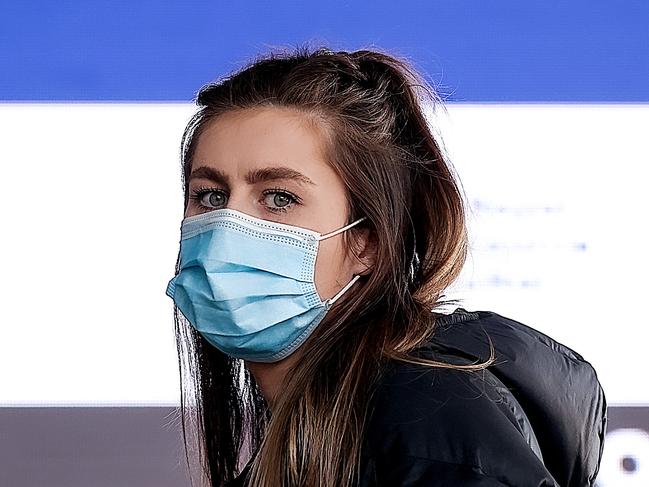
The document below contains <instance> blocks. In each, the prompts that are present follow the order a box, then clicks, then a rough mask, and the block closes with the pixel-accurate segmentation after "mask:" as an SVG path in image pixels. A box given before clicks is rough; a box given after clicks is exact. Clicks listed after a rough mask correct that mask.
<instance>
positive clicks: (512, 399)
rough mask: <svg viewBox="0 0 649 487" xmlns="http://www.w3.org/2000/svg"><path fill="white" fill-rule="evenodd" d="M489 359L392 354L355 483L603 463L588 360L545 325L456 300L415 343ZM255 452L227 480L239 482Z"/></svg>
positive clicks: (526, 479)
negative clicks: (421, 361) (419, 361)
mask: <svg viewBox="0 0 649 487" xmlns="http://www.w3.org/2000/svg"><path fill="white" fill-rule="evenodd" d="M486 334H488V335H489V336H490V337H491V340H492V342H493V344H494V347H495V350H496V363H495V364H494V365H491V366H490V367H489V368H488V369H487V370H486V371H479V372H467V371H462V370H451V369H438V368H429V367H426V366H422V365H416V364H405V363H401V362H395V363H391V365H390V366H389V368H388V370H387V371H386V373H385V374H384V376H383V378H382V380H381V381H380V383H379V386H378V389H377V393H376V395H375V396H374V398H373V400H372V403H371V416H370V420H369V423H368V425H367V431H366V436H365V438H364V444H363V449H362V452H361V461H360V464H359V468H360V479H361V480H360V483H359V487H369V486H395V487H396V486H404V487H405V486H408V487H433V486H440V487H441V486H444V487H449V486H467V487H497V486H511V487H544V486H560V487H584V486H592V485H593V484H594V479H595V476H596V475H597V472H598V470H599V463H600V460H601V455H602V451H603V448H604V434H605V430H606V421H607V409H606V398H605V395H604V391H603V390H602V388H601V385H600V383H599V381H598V379H597V375H596V373H595V371H594V370H593V368H592V366H591V365H590V364H589V363H588V362H587V361H585V360H584V359H583V358H582V357H581V355H579V354H578V353H576V352H575V351H573V350H571V349H570V348H568V347H566V346H564V345H562V344H560V343H558V342H556V341H555V340H553V339H552V338H550V337H548V336H547V335H544V334H543V333H540V332H539V331H537V330H535V329H533V328H531V327H529V326H526V325H524V324H522V323H519V322H517V321H515V320H512V319H509V318H505V317H503V316H501V315H498V314H496V313H493V312H490V311H474V312H468V311H466V310H465V309H463V308H458V309H457V310H455V311H454V312H453V313H452V314H450V315H446V316H444V317H442V318H440V319H439V320H438V329H437V333H436V335H435V338H434V339H433V340H432V341H431V342H429V343H428V344H427V345H426V346H425V347H422V348H421V349H419V350H418V351H416V352H415V354H417V355H419V356H422V357H424V356H425V357H427V358H432V359H435V360H439V361H443V362H450V363H454V364H468V363H477V362H483V361H484V360H486V359H487V358H488V357H489V344H488V340H487V338H486ZM249 467H250V463H249V464H248V465H247V466H246V468H245V469H244V471H243V472H242V473H241V475H239V477H238V478H237V479H236V480H235V481H234V482H232V483H230V484H229V485H228V487H239V486H243V485H245V484H244V477H245V476H246V474H247V473H248V471H249Z"/></svg>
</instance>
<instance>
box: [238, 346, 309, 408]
mask: <svg viewBox="0 0 649 487" xmlns="http://www.w3.org/2000/svg"><path fill="white" fill-rule="evenodd" d="M298 358H299V354H298V352H297V351H296V352H294V353H292V354H291V355H289V356H288V357H286V358H284V359H282V360H280V361H278V362H272V363H265V362H251V361H248V360H244V362H245V364H246V367H247V368H248V370H249V371H250V372H251V373H252V375H253V376H254V377H255V381H256V382H257V384H258V385H259V388H260V389H261V393H262V394H263V395H264V398H265V399H266V402H267V403H268V406H269V408H270V409H271V410H272V409H273V407H274V405H275V403H276V398H277V394H278V393H279V391H280V390H281V388H282V384H283V382H284V380H285V378H286V374H287V373H288V372H289V371H290V370H291V368H292V367H293V366H294V365H295V363H296V362H297V361H298Z"/></svg>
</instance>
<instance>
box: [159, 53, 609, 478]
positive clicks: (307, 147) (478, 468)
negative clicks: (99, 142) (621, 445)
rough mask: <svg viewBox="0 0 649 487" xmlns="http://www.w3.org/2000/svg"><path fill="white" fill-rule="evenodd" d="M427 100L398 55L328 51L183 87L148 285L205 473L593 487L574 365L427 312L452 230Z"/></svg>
mask: <svg viewBox="0 0 649 487" xmlns="http://www.w3.org/2000/svg"><path fill="white" fill-rule="evenodd" d="M420 88H424V90H423V92H420V91H419V90H418V89H420ZM426 96H428V100H429V101H430V102H432V103H438V102H439V100H438V98H437V97H436V95H435V94H434V93H433V91H432V90H431V89H430V88H429V87H427V86H426V83H425V82H424V80H423V79H421V78H420V77H419V75H418V74H417V73H416V71H415V70H414V69H413V68H412V67H410V66H409V64H408V63H407V62H406V61H404V60H401V59H398V58H397V57H394V56H390V55H389V54H386V53H381V52H378V51H370V50H361V51H356V52H332V51H331V50H329V49H326V48H320V49H316V50H313V51H310V50H309V49H306V48H298V49H296V51H294V52H292V53H291V52H289V53H286V52H285V53H279V52H275V53H272V54H270V55H269V56H267V57H265V58H258V59H257V60H256V61H255V62H253V63H252V64H251V65H249V66H247V67H246V68H245V69H242V70H240V71H239V72H237V73H235V74H233V75H231V76H229V77H227V78H224V79H222V80H220V81H219V82H217V83H213V84H209V85H207V86H205V87H203V88H202V89H201V90H200V92H199V93H198V96H197V105H198V106H199V107H200V108H199V110H198V111H197V112H196V114H195V115H194V117H193V118H192V119H191V120H190V122H189V124H188V126H187V128H186V130H185V133H184V135H183V141H182V150H181V152H182V174H183V186H184V191H185V200H184V207H185V214H184V216H185V217H184V219H183V222H182V225H181V241H180V253H179V256H178V261H177V264H176V275H175V276H174V277H173V279H171V280H170V281H169V283H168V287H167V294H168V295H169V296H170V297H172V298H173V300H174V303H175V308H174V309H175V318H176V332H177V339H178V341H177V344H178V351H179V356H180V363H181V372H182V387H183V394H182V397H181V413H182V417H183V422H182V424H183V434H184V435H185V423H186V422H188V421H187V420H189V419H191V418H192V416H191V415H189V413H188V411H189V410H191V411H195V417H193V419H195V422H196V425H195V426H196V431H197V433H198V440H199V447H200V450H199V458H200V459H201V462H202V467H203V470H204V473H205V474H206V476H207V477H208V479H209V480H208V481H209V482H210V483H211V485H213V486H225V485H227V486H235V485H249V486H256V487H261V486H263V487H277V486H308V487H313V486H331V487H333V486H336V487H341V486H370V485H372V486H378V485H390V486H405V485H408V486H422V487H423V486H450V485H467V486H483V487H486V486H504V485H509V486H517V487H524V486H529V487H532V486H534V487H538V486H546V485H547V486H557V485H561V486H562V487H563V486H568V485H570V486H573V485H574V486H577V485H579V486H584V485H591V482H592V481H593V479H594V477H595V475H596V473H597V470H598V466H599V459H600V455H601V452H602V447H603V432H604V426H605V412H606V403H605V399H604V395H603V391H602V390H601V387H600V386H599V383H598V381H597V379H596V375H595V373H594V371H593V370H592V367H590V365H589V364H588V362H586V361H585V360H583V358H582V357H581V356H579V355H578V354H577V353H575V352H573V351H572V350H570V349H568V348H567V347H564V346H562V345H560V344H558V343H556V342H554V341H553V340H552V339H551V338H549V337H547V336H545V335H543V334H541V333H539V332H537V331H536V330H533V329H532V328H530V327H526V326H525V325H522V324H520V323H518V322H516V321H514V320H509V319H507V318H504V317H502V316H499V315H497V314H495V313H491V312H484V311H478V312H473V313H469V312H467V311H466V310H464V309H461V308H460V309H458V310H456V311H455V312H454V313H452V314H451V315H446V316H445V315H444V314H442V313H440V312H436V311H435V310H439V309H440V306H442V305H445V304H448V303H450V301H444V300H442V299H441V298H442V297H443V292H444V290H445V289H446V288H447V287H448V286H449V285H450V284H451V283H452V282H453V281H454V280H455V279H456V278H457V276H458V275H459V273H460V271H461V269H462V266H463V264H464V261H465V258H466V254H467V229H466V225H465V213H464V212H465V206H464V203H463V199H462V194H461V193H460V191H459V185H458V183H457V181H456V179H455V178H454V175H453V173H452V171H451V168H450V165H449V163H448V162H447V161H446V159H445V156H444V154H443V151H442V150H441V149H440V146H439V144H438V142H437V141H436V140H435V138H434V137H433V135H432V133H431V131H430V127H429V126H428V124H427V121H426V118H425V117H424V114H423V112H422V101H423V100H424V97H426ZM492 338H493V340H492ZM485 359H486V360H485ZM512 391H513V392H512ZM192 401H193V402H192ZM578 409H579V410H578ZM185 442H186V446H187V437H186V435H185ZM187 450H188V449H186V451H187ZM188 460H189V458H188ZM188 463H189V461H188ZM244 463H247V464H246V466H245V468H244V469H243V470H242V468H241V467H242V465H243V464H244Z"/></svg>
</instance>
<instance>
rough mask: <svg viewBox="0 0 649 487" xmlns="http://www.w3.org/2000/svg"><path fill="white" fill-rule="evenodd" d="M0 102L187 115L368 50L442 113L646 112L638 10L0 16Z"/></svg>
mask: <svg viewBox="0 0 649 487" xmlns="http://www.w3.org/2000/svg"><path fill="white" fill-rule="evenodd" d="M0 8H1V10H0V100H2V101H93V100H96V101H138V102H155V101H179V102H186V101H191V100H192V98H193V97H194V95H195V93H196V91H197V90H198V89H199V88H200V86H201V85H203V84H205V83H206V82H208V81H211V80H214V79H216V78H218V77H219V76H222V75H223V74H226V73H227V72H230V71H232V70H234V69H236V68H238V67H241V66H243V65H244V64H245V63H246V62H247V61H249V60H251V59H252V57H254V56H255V55H256V54H259V53H263V52H265V51H267V50H268V49H269V48H271V47H274V46H278V47H291V46H294V45H296V44H302V43H304V42H310V44H311V45H314V44H315V45H320V44H323V45H327V46H329V47H332V48H334V49H346V50H354V49H359V48H364V47H370V48H371V47H372V45H375V46H377V47H379V48H383V49H386V50H388V51H390V52H393V53H395V54H399V55H402V56H404V57H407V58H409V59H411V60H412V62H413V63H414V65H415V66H416V67H417V68H418V69H419V70H420V71H421V72H422V73H423V74H424V75H425V76H426V78H427V79H428V80H429V81H430V82H431V83H433V85H434V86H436V87H437V89H438V90H439V91H440V93H441V94H442V96H443V97H444V98H445V99H446V100H447V101H456V102H579V103H583V102H647V101H649V1H647V0H635V1H624V0H622V1H616V2H613V1H597V0H595V1H593V0H590V1H588V0H574V1H562V2H559V1H549V0H546V1H536V2H529V1H528V2H525V1H520V0H517V1H514V0H496V1H485V0H467V1H462V0H444V1H439V0H432V1H430V0H429V1H399V2H394V1H389V2H388V1H385V0H380V1H373V2H365V1H357V2H349V1H340V0H334V1H326V2H298V1H280V2H273V1H269V2H264V3H261V2H237V1H228V2H226V1H221V2H216V1H211V2H207V1H202V2H197V1H184V2H166V1H165V2H161V1H152V0H144V1H129V2H124V1H98V0H91V1H78V0H77V1H55V2H53V1H48V2H45V1H38V2H34V1H32V2H29V1H25V2H19V1H15V2H4V3H1V4H0Z"/></svg>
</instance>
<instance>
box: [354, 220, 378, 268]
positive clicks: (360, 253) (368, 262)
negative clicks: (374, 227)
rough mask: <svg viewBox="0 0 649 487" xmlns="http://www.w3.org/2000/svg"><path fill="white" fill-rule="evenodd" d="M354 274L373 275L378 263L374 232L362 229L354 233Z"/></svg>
mask: <svg viewBox="0 0 649 487" xmlns="http://www.w3.org/2000/svg"><path fill="white" fill-rule="evenodd" d="M351 236H352V242H351V244H352V261H353V264H352V272H353V274H354V275H366V274H371V273H372V269H373V268H374V264H375V262H376V253H377V242H376V237H375V234H374V232H371V231H370V229H369V228H361V229H358V230H357V231H355V232H352V234H351Z"/></svg>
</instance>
